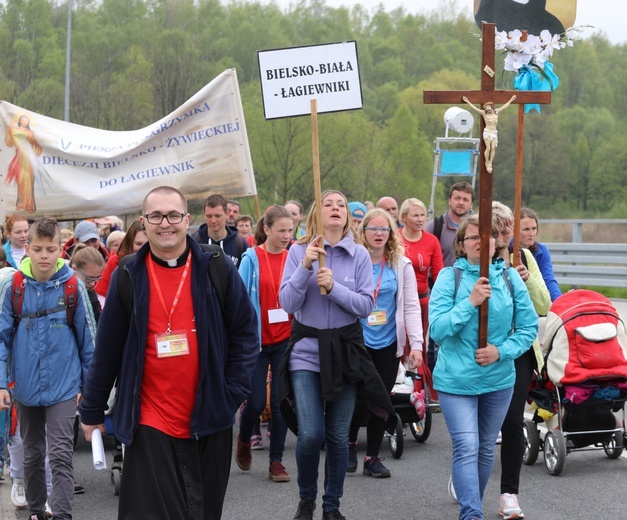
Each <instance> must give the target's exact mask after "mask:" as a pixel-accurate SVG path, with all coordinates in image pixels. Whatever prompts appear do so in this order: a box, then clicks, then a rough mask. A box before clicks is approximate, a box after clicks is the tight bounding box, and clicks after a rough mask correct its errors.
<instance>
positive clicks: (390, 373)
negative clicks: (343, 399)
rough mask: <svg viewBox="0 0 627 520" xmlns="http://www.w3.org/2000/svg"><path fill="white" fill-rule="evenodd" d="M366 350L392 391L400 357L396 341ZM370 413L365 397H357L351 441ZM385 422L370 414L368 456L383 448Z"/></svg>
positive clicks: (384, 383) (351, 428) (374, 455)
mask: <svg viewBox="0 0 627 520" xmlns="http://www.w3.org/2000/svg"><path fill="white" fill-rule="evenodd" d="M366 350H367V351H368V354H369V355H370V359H372V362H373V364H374V366H375V367H376V368H377V372H379V375H380V376H381V380H382V381H383V385H384V386H385V389H386V390H387V391H388V393H390V392H391V391H392V387H393V386H394V382H395V381H396V374H397V372H398V364H399V362H400V359H399V358H397V357H396V341H395V342H394V343H393V344H392V345H390V346H388V347H385V348H382V349H376V350H375V349H372V348H369V347H368V346H366ZM366 415H368V405H367V404H366V401H364V400H363V399H359V398H358V399H357V402H356V403H355V411H354V412H353V419H352V420H351V427H350V432H349V436H348V440H349V442H355V441H356V440H357V435H358V433H359V428H360V427H361V425H362V424H363V422H364V419H365V418H366ZM385 426H386V425H385V422H383V419H381V418H379V417H377V416H376V415H374V414H372V413H371V414H370V415H368V423H367V429H366V431H367V444H366V455H367V456H368V457H378V456H379V450H380V448H381V442H382V441H383V435H384V433H385Z"/></svg>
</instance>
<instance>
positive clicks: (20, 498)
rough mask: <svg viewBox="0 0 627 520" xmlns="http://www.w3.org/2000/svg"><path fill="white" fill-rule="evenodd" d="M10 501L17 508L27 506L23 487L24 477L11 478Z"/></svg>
mask: <svg viewBox="0 0 627 520" xmlns="http://www.w3.org/2000/svg"><path fill="white" fill-rule="evenodd" d="M11 502H13V505H14V506H15V507H16V508H17V509H25V508H27V507H28V502H26V490H25V489H24V479H21V478H14V479H13V487H12V488H11Z"/></svg>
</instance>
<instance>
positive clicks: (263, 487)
mask: <svg viewBox="0 0 627 520" xmlns="http://www.w3.org/2000/svg"><path fill="white" fill-rule="evenodd" d="M617 306H618V307H619V310H620V311H621V314H622V315H623V316H627V303H625V302H619V303H617ZM295 440H296V439H295V437H294V436H293V435H292V434H291V433H289V434H288V438H287V441H286V451H285V457H284V464H285V466H286V468H287V470H288V471H289V472H290V473H291V475H292V480H291V482H289V483H274V482H272V481H270V480H269V479H268V475H267V467H268V458H267V457H268V452H267V449H266V450H263V451H255V452H253V468H252V470H251V471H248V472H243V471H241V470H239V468H237V466H236V465H235V463H233V466H232V469H231V477H230V482H229V489H228V492H227V497H226V505H225V509H224V514H223V519H224V520H267V519H271V518H277V519H285V520H289V519H291V518H292V517H293V515H294V512H295V510H296V505H297V503H298V486H297V483H296V464H295V461H294V447H295ZM359 440H360V443H361V446H362V450H363V449H365V448H363V447H364V446H365V432H364V430H363V429H362V431H361V432H360V439H359ZM105 441H106V446H107V448H108V465H109V467H110V465H111V460H112V457H113V443H112V442H111V440H110V439H105ZM404 445H405V446H404V453H403V455H402V457H401V458H400V459H394V458H393V457H392V456H391V454H390V450H389V448H388V444H387V441H386V440H384V445H383V447H382V449H381V456H383V457H385V458H386V459H385V462H384V463H385V464H386V466H387V467H388V468H389V469H390V470H391V472H392V477H391V478H389V479H374V478H372V477H367V476H364V475H362V473H361V469H362V463H361V458H360V464H359V468H358V471H357V473H354V474H349V475H347V477H346V482H345V486H344V498H343V499H342V506H341V511H342V513H343V514H344V515H345V516H346V517H347V519H349V520H356V519H365V520H370V519H372V520H379V519H381V520H383V519H399V520H400V519H403V520H444V519H446V520H452V519H455V518H457V515H458V508H457V506H456V505H455V504H454V503H453V502H452V501H451V499H450V498H449V495H448V492H447V483H448V479H449V475H450V463H451V445H450V439H449V436H448V433H447V431H446V427H445V425H444V418H443V417H442V415H441V414H434V416H433V429H432V432H431V436H430V437H429V439H428V440H427V441H426V442H425V443H424V444H419V443H417V442H416V441H415V440H414V439H413V437H412V435H411V433H410V431H409V429H408V428H405V436H404ZM266 447H267V441H266ZM359 454H360V455H361V456H363V455H364V453H363V451H360V453H359ZM499 456H500V454H499V449H498V447H497V450H496V463H495V469H494V472H493V475H492V478H491V480H490V483H489V485H488V488H487V490H486V496H485V499H484V511H485V518H486V519H492V520H497V519H498V518H500V517H499V515H498V497H499V488H498V482H499V474H500V469H499V468H500V462H499ZM321 457H322V458H324V451H323V452H322V454H321ZM74 461H75V473H76V480H77V482H79V483H81V484H83V485H84V486H85V488H86V491H85V494H84V495H78V496H76V497H75V503H74V518H75V519H78V520H82V519H89V518H99V519H103V520H110V519H115V518H116V517H117V497H116V496H114V494H113V487H112V485H111V482H110V476H111V473H110V471H109V470H108V469H107V470H102V471H96V470H94V469H93V466H92V463H91V449H90V446H89V444H87V443H86V442H85V440H84V439H83V438H80V439H79V442H78V446H77V449H76V452H75V457H74ZM320 467H321V468H323V463H322V462H321V465H320ZM626 476H627V455H626V454H623V455H622V456H621V457H620V458H618V459H616V460H611V459H609V458H608V457H606V455H605V453H604V452H603V450H600V451H586V452H573V453H570V454H569V455H568V456H567V458H566V465H565V468H564V471H563V473H562V474H561V475H560V476H557V477H555V476H551V475H550V474H549V473H548V471H547V470H546V468H545V466H544V462H543V453H540V456H539V458H538V461H537V462H536V463H535V464H534V465H533V466H523V468H522V473H521V490H520V495H519V497H520V503H521V507H522V508H523V511H524V512H525V515H526V518H527V519H532V520H534V519H535V520H584V519H589V518H595V519H598V520H606V519H608V520H609V519H625V518H627V506H626V503H625V497H626V496H627V478H626ZM164 478H167V476H165V475H164ZM10 489H11V484H10V480H6V481H4V482H2V483H0V498H1V504H0V518H1V519H2V520H15V519H17V520H26V519H27V518H28V514H27V512H25V511H17V512H16V511H15V509H14V507H13V506H12V504H11V500H10V496H9V494H10ZM319 489H320V490H322V489H323V474H322V472H321V475H320V481H319ZM319 495H321V493H319ZM318 506H320V500H318ZM321 516H322V515H321V513H320V509H318V510H317V512H316V516H315V517H316V518H319V517H321ZM138 520H139V519H138Z"/></svg>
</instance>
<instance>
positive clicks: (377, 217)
mask: <svg viewBox="0 0 627 520" xmlns="http://www.w3.org/2000/svg"><path fill="white" fill-rule="evenodd" d="M357 242H358V243H360V244H362V245H363V246H364V247H365V248H366V249H368V252H369V253H370V262H371V263H372V282H373V284H374V309H373V311H372V312H371V313H370V316H368V318H361V324H362V327H363V330H364V341H365V344H366V351H367V352H368V355H369V356H370V358H371V359H372V362H373V363H374V366H375V367H376V369H377V371H378V372H379V375H380V376H381V380H382V381H383V384H384V385H385V389H386V390H387V391H388V393H390V392H391V391H392V387H393V386H394V382H395V380H396V375H397V373H398V367H399V358H400V357H401V356H402V355H403V351H404V348H405V344H406V342H407V340H408V339H409V345H410V348H411V350H410V352H409V360H410V366H411V367H413V368H418V367H419V366H421V365H422V344H423V334H422V322H421V319H420V306H419V304H418V290H417V288H416V277H415V276H414V270H413V267H412V265H411V262H410V260H409V259H408V258H406V257H405V256H403V253H404V250H403V246H402V245H401V240H400V237H399V235H398V234H397V233H396V223H395V222H394V220H393V219H392V216H391V215H390V214H389V213H388V212H387V211H385V210H382V209H373V210H371V211H369V212H368V213H366V215H365V216H364V218H363V220H362V222H361V224H360V226H359V228H358V229H357ZM367 413H368V410H367V407H366V403H364V402H363V401H362V400H361V399H358V400H357V404H356V405H355V411H354V413H353V420H352V422H351V429H350V435H349V437H348V441H349V445H348V468H347V470H346V471H348V472H349V473H352V472H354V471H356V470H357V435H358V432H359V428H360V426H361V425H362V423H363V421H364V419H365V418H366V415H367ZM366 431H367V446H366V457H365V458H364V469H363V473H364V475H371V476H373V477H375V478H386V477H389V476H390V470H389V469H388V468H386V467H385V466H384V465H383V463H382V462H381V459H380V458H379V449H380V448H381V442H382V441H383V434H384V433H385V423H384V422H383V421H382V420H381V418H379V417H377V416H376V415H374V414H370V415H368V423H367V427H366Z"/></svg>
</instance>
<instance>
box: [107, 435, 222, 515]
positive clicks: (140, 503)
mask: <svg viewBox="0 0 627 520" xmlns="http://www.w3.org/2000/svg"><path fill="white" fill-rule="evenodd" d="M232 449H233V432H232V428H229V429H228V430H224V431H221V432H218V433H215V434H213V435H210V436H208V437H203V438H202V439H199V440H194V439H177V438H174V437H170V436H169V435H166V434H164V433H162V432H160V431H159V430H156V429H154V428H151V427H149V426H140V427H139V429H138V430H137V433H136V434H135V438H134V439H133V444H132V445H131V446H128V447H127V448H126V451H125V453H124V468H123V470H122V484H121V486H120V502H119V509H118V519H119V520H137V519H139V518H141V519H143V520H152V519H155V520H156V519H160V520H219V519H220V518H221V517H222V506H223V504H224V495H225V493H226V487H227V484H228V480H229V471H230V469H231V452H232Z"/></svg>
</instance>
